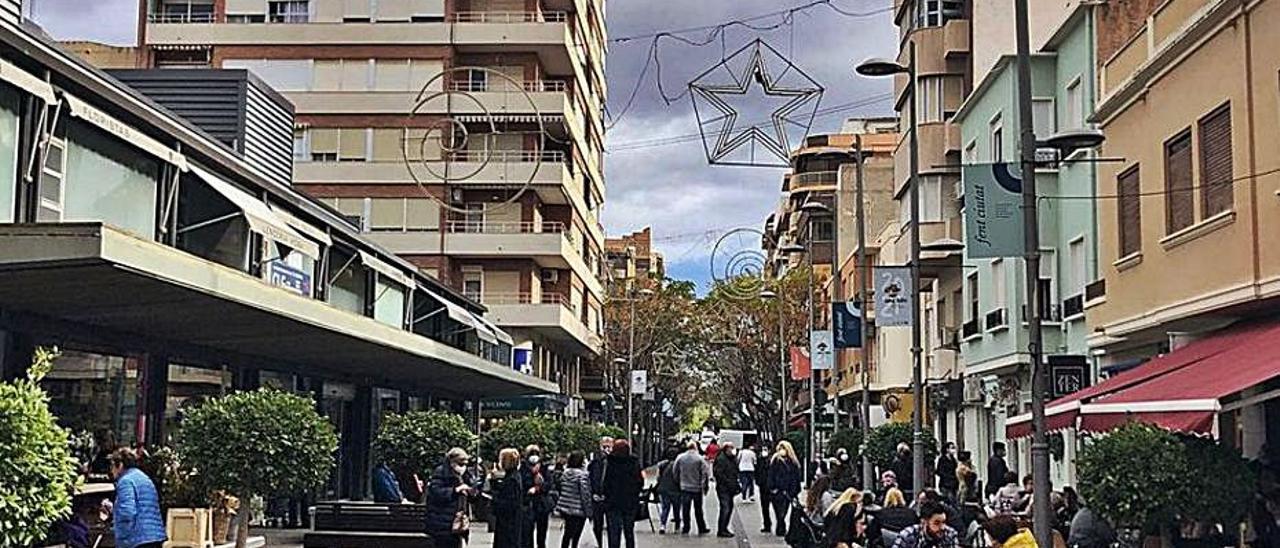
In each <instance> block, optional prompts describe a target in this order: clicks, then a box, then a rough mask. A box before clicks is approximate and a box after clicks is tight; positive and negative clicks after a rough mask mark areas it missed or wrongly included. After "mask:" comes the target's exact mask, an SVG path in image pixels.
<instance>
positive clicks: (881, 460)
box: [862, 422, 938, 479]
mask: <svg viewBox="0 0 1280 548" xmlns="http://www.w3.org/2000/svg"><path fill="white" fill-rule="evenodd" d="M923 435H924V447H925V454H924V461H925V463H932V462H933V461H934V459H936V458H937V457H938V440H937V439H935V438H934V437H933V432H931V431H930V430H929V429H928V428H925V429H924V431H923ZM912 438H913V431H912V427H911V425H910V424H908V423H905V422H889V423H885V424H882V425H880V426H877V427H875V428H872V429H871V433H870V434H867V439H866V443H865V444H864V447H863V449H862V450H863V451H864V452H865V454H866V455H867V457H868V458H870V459H871V463H872V464H873V465H875V467H876V468H877V469H879V470H887V469H889V467H890V466H891V465H892V464H893V457H894V455H895V454H896V453H897V450H898V444H901V443H905V444H907V445H908V446H910V445H911V441H912ZM926 479H927V478H926Z"/></svg>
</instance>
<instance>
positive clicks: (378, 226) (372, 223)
mask: <svg viewBox="0 0 1280 548" xmlns="http://www.w3.org/2000/svg"><path fill="white" fill-rule="evenodd" d="M370 202H371V203H370V207H369V228H370V229H371V230H373V231H374V232H388V231H395V232H401V231H403V230H404V214H405V199H404V198H370Z"/></svg>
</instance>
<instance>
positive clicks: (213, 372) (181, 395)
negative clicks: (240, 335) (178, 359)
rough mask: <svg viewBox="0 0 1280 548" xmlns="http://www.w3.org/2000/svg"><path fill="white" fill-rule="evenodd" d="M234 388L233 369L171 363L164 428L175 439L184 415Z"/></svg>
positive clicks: (168, 435)
mask: <svg viewBox="0 0 1280 548" xmlns="http://www.w3.org/2000/svg"><path fill="white" fill-rule="evenodd" d="M230 391H231V371H229V370H227V369H225V368H221V369H214V368H208V367H197V366H192V365H181V364H169V384H168V387H167V389H166V390H165V405H164V432H165V436H166V437H168V438H170V439H173V436H174V435H175V434H177V432H178V425H179V424H181V423H182V417H183V415H184V414H185V413H186V411H187V410H188V409H190V408H192V407H195V406H197V405H200V403H201V402H203V401H205V400H207V399H209V398H214V397H218V396H222V395H225V394H227V393H228V392H230Z"/></svg>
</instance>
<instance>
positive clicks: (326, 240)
mask: <svg viewBox="0 0 1280 548" xmlns="http://www.w3.org/2000/svg"><path fill="white" fill-rule="evenodd" d="M267 207H269V208H271V212H272V213H275V214H276V216H277V217H279V218H280V219H281V220H283V221H284V222H285V224H287V225H289V226H291V227H293V229H294V230H297V231H298V232H301V233H302V234H303V235H305V236H306V237H308V238H311V239H312V240H315V241H317V242H320V243H321V244H322V245H324V246H325V247H333V238H330V237H329V233H328V232H325V231H324V229H321V228H318V227H316V226H314V225H312V224H310V223H307V222H306V221H303V220H302V219H299V218H297V217H294V216H293V214H291V213H289V212H288V211H285V210H284V209H281V208H278V207H276V206H273V205H271V204H267Z"/></svg>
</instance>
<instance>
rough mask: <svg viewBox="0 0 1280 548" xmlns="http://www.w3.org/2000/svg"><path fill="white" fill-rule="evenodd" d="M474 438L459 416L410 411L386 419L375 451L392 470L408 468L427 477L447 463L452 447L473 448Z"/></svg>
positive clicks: (438, 412) (379, 430) (374, 441)
mask: <svg viewBox="0 0 1280 548" xmlns="http://www.w3.org/2000/svg"><path fill="white" fill-rule="evenodd" d="M475 439H476V438H475V435H474V434H472V433H471V429H470V428H467V423H466V421H464V420H463V419H462V417H460V416H458V415H455V414H453V413H449V412H446V411H410V412H408V413H402V414H398V415H388V416H386V417H385V418H383V420H382V426H381V427H379V428H378V433H377V435H376V436H375V437H374V439H373V454H374V455H375V457H376V458H378V459H379V460H381V461H382V462H385V463H386V464H387V466H389V467H391V469H392V470H397V471H400V470H407V471H409V472H411V473H416V474H418V475H419V476H420V477H424V478H425V477H430V472H431V471H432V470H434V469H435V468H436V467H437V466H439V465H440V464H441V463H442V462H444V455H445V453H447V452H448V451H449V449H452V448H454V447H462V448H464V449H470V448H471V446H472V444H473V443H475Z"/></svg>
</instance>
